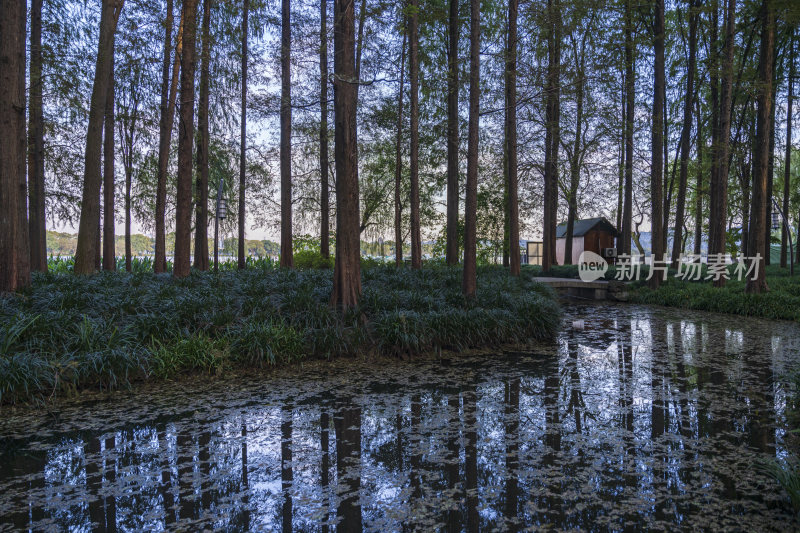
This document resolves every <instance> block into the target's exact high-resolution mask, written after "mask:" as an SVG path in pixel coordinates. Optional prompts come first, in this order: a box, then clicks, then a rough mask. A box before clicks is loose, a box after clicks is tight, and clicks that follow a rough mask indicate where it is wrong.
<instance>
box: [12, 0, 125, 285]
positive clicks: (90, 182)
mask: <svg viewBox="0 0 800 533" xmlns="http://www.w3.org/2000/svg"><path fill="white" fill-rule="evenodd" d="M121 9H122V0H103V6H102V9H101V13H100V38H99V42H98V47H97V61H96V63H95V73H94V86H93V88H92V99H91V105H90V107H89V125H88V129H87V132H86V150H85V152H84V177H83V195H82V201H81V216H80V225H79V227H78V245H77V250H76V252H75V273H76V274H90V273H91V272H94V270H95V259H96V256H97V255H98V249H97V245H98V242H97V241H98V238H97V236H98V234H99V231H100V230H99V228H100V186H101V183H102V181H101V167H100V155H101V151H102V147H103V116H104V114H105V109H106V100H107V99H108V84H109V81H110V79H111V68H112V61H113V55H114V33H115V32H116V29H117V17H118V16H119V10H121ZM23 108H24V106H23Z"/></svg>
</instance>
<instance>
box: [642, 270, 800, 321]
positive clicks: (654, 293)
mask: <svg viewBox="0 0 800 533" xmlns="http://www.w3.org/2000/svg"><path fill="white" fill-rule="evenodd" d="M767 284H768V285H769V288H770V291H769V292H767V293H762V294H747V293H745V286H746V282H745V281H738V280H736V279H735V278H734V279H730V280H728V282H727V283H726V284H725V287H724V288H721V289H717V288H714V287H713V286H712V284H711V282H710V281H683V280H680V279H675V278H674V277H673V276H672V275H670V276H669V278H668V279H667V281H666V282H665V283H664V284H663V285H662V286H661V287H660V288H659V289H657V290H650V289H648V288H647V287H646V286H645V285H644V283H637V284H634V286H633V289H632V290H631V292H630V295H631V301H634V302H637V303H645V304H654V305H666V306H669V307H680V308H683V309H697V310H701V311H714V312H718V313H730V314H735V315H743V316H755V317H762V318H771V319H782V320H795V321H800V273H798V274H797V275H796V276H794V277H790V276H789V272H788V269H781V268H779V267H777V266H768V267H767Z"/></svg>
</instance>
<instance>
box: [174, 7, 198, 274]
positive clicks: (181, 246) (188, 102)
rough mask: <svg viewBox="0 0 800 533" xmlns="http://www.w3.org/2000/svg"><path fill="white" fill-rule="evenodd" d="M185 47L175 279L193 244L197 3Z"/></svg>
mask: <svg viewBox="0 0 800 533" xmlns="http://www.w3.org/2000/svg"><path fill="white" fill-rule="evenodd" d="M182 9H183V15H182V17H183V32H184V41H185V42H184V43H183V51H182V53H181V107H180V114H179V123H178V180H177V181H178V183H177V197H176V200H175V260H174V263H173V267H172V268H173V270H172V273H173V275H174V276H175V277H176V278H182V277H185V276H188V275H189V269H190V260H189V256H190V252H191V244H192V162H193V161H192V143H193V141H194V70H195V43H196V41H197V36H196V34H197V0H183V7H182Z"/></svg>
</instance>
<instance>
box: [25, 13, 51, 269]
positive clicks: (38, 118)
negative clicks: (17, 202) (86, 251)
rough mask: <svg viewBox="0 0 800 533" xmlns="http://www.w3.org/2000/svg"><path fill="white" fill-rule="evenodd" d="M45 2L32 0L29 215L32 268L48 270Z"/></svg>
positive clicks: (29, 96)
mask: <svg viewBox="0 0 800 533" xmlns="http://www.w3.org/2000/svg"><path fill="white" fill-rule="evenodd" d="M42 1H43V0H31V37H30V42H31V57H30V64H31V67H30V74H29V76H30V89H29V95H28V217H29V235H30V249H31V270H38V271H40V272H46V271H47V236H46V231H45V226H46V224H45V212H44V199H45V198H44V197H45V185H44V118H43V115H42Z"/></svg>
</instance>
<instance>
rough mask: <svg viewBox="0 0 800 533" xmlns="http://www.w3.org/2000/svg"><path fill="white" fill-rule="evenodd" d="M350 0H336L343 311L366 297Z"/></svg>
mask: <svg viewBox="0 0 800 533" xmlns="http://www.w3.org/2000/svg"><path fill="white" fill-rule="evenodd" d="M353 11H354V9H353V2H352V1H351V0H335V10H334V44H333V46H334V74H335V76H334V84H333V95H334V96H333V97H334V104H333V107H334V114H335V120H334V123H335V135H334V159H335V162H336V259H335V265H334V270H333V293H332V294H331V306H332V307H336V308H340V309H342V310H343V311H344V310H346V309H350V308H353V307H355V306H356V305H358V300H359V297H360V296H361V262H360V261H361V241H360V235H361V232H360V228H359V216H360V210H359V195H358V139H357V135H358V133H357V129H356V105H357V100H358V93H357V90H358V79H357V78H356V71H355V50H354V44H355V43H354V33H355V27H354V13H353Z"/></svg>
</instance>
